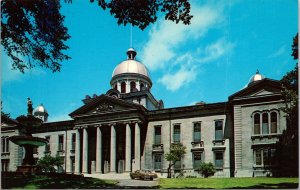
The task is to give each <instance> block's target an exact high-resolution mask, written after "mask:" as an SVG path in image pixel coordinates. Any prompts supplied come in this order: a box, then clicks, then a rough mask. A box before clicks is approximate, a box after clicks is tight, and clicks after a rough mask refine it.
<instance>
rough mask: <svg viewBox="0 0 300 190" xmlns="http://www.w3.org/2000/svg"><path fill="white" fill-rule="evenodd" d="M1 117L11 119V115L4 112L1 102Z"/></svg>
mask: <svg viewBox="0 0 300 190" xmlns="http://www.w3.org/2000/svg"><path fill="white" fill-rule="evenodd" d="M1 116H5V117H7V118H10V114H9V113H5V112H4V111H3V104H2V101H1Z"/></svg>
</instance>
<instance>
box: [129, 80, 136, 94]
mask: <svg viewBox="0 0 300 190" xmlns="http://www.w3.org/2000/svg"><path fill="white" fill-rule="evenodd" d="M135 86H136V84H135V82H134V81H131V82H130V92H133V90H134V89H135Z"/></svg>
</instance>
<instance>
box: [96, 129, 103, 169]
mask: <svg viewBox="0 0 300 190" xmlns="http://www.w3.org/2000/svg"><path fill="white" fill-rule="evenodd" d="M96 138H97V140H96V173H101V170H102V132H101V129H100V126H97V137H96Z"/></svg>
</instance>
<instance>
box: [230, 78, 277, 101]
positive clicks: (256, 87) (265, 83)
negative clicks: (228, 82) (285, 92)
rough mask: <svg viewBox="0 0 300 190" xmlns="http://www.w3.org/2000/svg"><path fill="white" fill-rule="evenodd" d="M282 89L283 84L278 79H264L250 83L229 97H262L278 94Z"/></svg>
mask: <svg viewBox="0 0 300 190" xmlns="http://www.w3.org/2000/svg"><path fill="white" fill-rule="evenodd" d="M280 91H281V84H280V82H279V81H277V80H271V79H267V78H266V79H263V80H261V81H257V82H256V83H253V84H251V85H248V86H247V87H245V88H244V89H242V90H240V91H238V92H236V93H234V94H233V95H231V96H230V97H229V99H231V100H232V99H235V98H241V97H243V98H245V97H262V96H272V95H277V94H279V93H280Z"/></svg>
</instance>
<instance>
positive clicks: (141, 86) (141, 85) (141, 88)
mask: <svg viewBox="0 0 300 190" xmlns="http://www.w3.org/2000/svg"><path fill="white" fill-rule="evenodd" d="M143 88H144V83H141V84H140V91H142V90H143Z"/></svg>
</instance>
